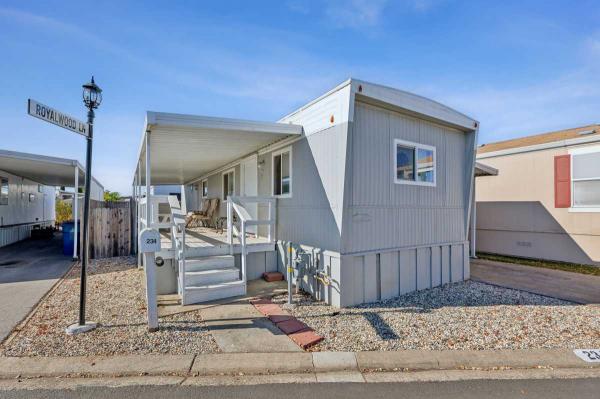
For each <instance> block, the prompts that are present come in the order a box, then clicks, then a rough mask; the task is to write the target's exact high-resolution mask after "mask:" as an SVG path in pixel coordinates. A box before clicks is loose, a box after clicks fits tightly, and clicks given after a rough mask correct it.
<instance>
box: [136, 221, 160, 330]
mask: <svg viewBox="0 0 600 399" xmlns="http://www.w3.org/2000/svg"><path fill="white" fill-rule="evenodd" d="M139 240H140V242H139V250H140V252H141V253H142V254H143V257H144V271H145V274H146V308H147V313H148V331H150V332H154V331H158V309H157V305H156V270H154V262H155V261H154V253H155V252H160V234H159V233H158V230H157V229H151V228H145V229H143V230H142V231H140V238H139Z"/></svg>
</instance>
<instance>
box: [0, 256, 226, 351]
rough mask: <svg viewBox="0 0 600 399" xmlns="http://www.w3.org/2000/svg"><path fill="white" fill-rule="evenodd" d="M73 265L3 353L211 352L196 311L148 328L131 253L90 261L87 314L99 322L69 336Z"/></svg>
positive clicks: (74, 299) (75, 300) (75, 277)
mask: <svg viewBox="0 0 600 399" xmlns="http://www.w3.org/2000/svg"><path fill="white" fill-rule="evenodd" d="M80 272H81V269H80V266H79V265H76V266H75V267H73V268H72V269H71V270H70V272H69V273H68V274H67V275H66V276H65V278H64V279H63V280H62V281H61V282H60V283H59V284H58V285H57V286H56V287H55V289H54V290H53V291H52V292H50V293H49V294H48V295H47V296H46V298H44V299H43V300H42V301H41V302H40V303H39V305H38V307H37V308H36V309H35V310H34V311H33V312H32V314H31V315H30V316H29V317H28V319H27V320H26V322H25V323H24V325H22V326H21V329H20V331H16V332H15V333H14V335H12V336H11V337H9V339H8V340H7V341H5V342H4V344H2V346H0V354H2V355H4V356H88V355H117V354H159V353H161V354H165V353H169V354H178V355H185V354H192V355H193V354H198V353H216V352H219V348H218V346H217V344H216V342H215V340H214V339H213V337H212V335H211V334H210V333H209V331H208V329H207V327H206V326H205V324H204V322H203V321H202V317H201V316H200V312H199V311H190V312H185V313H181V314H176V315H172V316H167V317H162V318H161V319H160V330H159V331H158V332H155V333H148V330H147V324H146V299H145V289H144V284H143V276H144V274H143V271H142V270H140V269H138V268H137V265H136V259H135V258H134V257H118V258H109V259H99V260H93V261H91V262H90V265H89V267H88V280H87V288H88V289H87V294H88V295H87V306H86V309H87V315H86V316H87V319H88V320H91V321H95V322H97V323H99V327H98V328H97V329H96V330H93V331H91V332H88V333H85V334H80V335H75V336H69V335H67V334H66V333H65V328H66V327H67V326H68V325H70V324H72V323H74V322H76V321H77V318H78V311H79V274H80Z"/></svg>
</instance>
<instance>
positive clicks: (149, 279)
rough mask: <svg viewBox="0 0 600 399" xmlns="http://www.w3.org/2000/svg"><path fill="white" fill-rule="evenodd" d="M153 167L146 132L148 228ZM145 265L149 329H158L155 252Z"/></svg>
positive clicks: (148, 257)
mask: <svg viewBox="0 0 600 399" xmlns="http://www.w3.org/2000/svg"><path fill="white" fill-rule="evenodd" d="M151 181H152V177H151V167H150V132H146V221H147V226H146V227H147V228H150V227H151V226H152V224H151V220H152V206H151V203H152V201H151V194H150V185H151ZM144 266H145V272H146V298H147V299H146V300H147V309H148V331H150V332H152V331H157V330H158V310H157V307H156V276H155V273H156V270H155V268H154V253H152V252H151V253H145V254H144Z"/></svg>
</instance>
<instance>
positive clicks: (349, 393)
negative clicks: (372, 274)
mask: <svg viewBox="0 0 600 399" xmlns="http://www.w3.org/2000/svg"><path fill="white" fill-rule="evenodd" d="M0 396H2V398H3V399H16V398H28V399H29V398H44V399H58V398H61V399H62V398H119V399H130V398H131V399H133V398H144V399H154V398H156V399H158V398H161V399H162V398H169V399H182V398H202V399H217V398H219V399H221V398H236V399H241V398H248V399H250V398H268V399H274V398H285V399H305V398H310V397H318V398H340V399H365V398H369V399H377V398H382V399H383V398H385V399H390V398H402V399H405V398H406V399H408V398H423V399H424V398H444V399H470V398H473V399H475V398H477V399H481V398H502V399H510V398H531V399H538V398H539V399H554V398H557V399H559V398H560V399H564V398H577V399H586V398H594V399H598V398H599V397H600V379H572V380H569V379H565V380H492V381H486V380H476V381H461V382H420V383H387V384H365V383H333V384H327V383H317V384H298V385H294V384H284V385H256V386H232V387H222V386H221V387H188V386H177V387H173V386H129V387H124V388H106V387H96V388H78V389H75V390H60V391H55V390H37V391H25V390H22V391H5V392H0Z"/></svg>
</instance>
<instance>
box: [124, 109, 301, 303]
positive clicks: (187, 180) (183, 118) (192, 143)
mask: <svg viewBox="0 0 600 399" xmlns="http://www.w3.org/2000/svg"><path fill="white" fill-rule="evenodd" d="M301 132H302V128H301V127H300V126H296V125H291V124H281V123H271V122H254V121H241V120H233V119H223V118H210V117H201V116H193V115H178V114H165V113H154V112H149V113H148V115H147V120H146V128H145V133H144V137H143V141H142V144H141V146H140V152H139V161H138V166H137V169H136V173H135V175H134V187H133V192H134V197H135V198H136V203H137V204H138V207H137V209H136V212H137V220H138V224H137V231H141V230H142V229H144V228H155V229H158V230H159V232H160V236H161V250H160V251H159V252H156V253H155V259H158V258H159V257H160V258H162V260H169V261H170V262H172V263H173V264H174V265H175V269H176V274H177V277H176V278H177V294H178V295H179V296H180V298H181V303H182V304H184V305H185V304H191V303H200V302H205V301H211V300H215V299H221V298H226V297H231V296H239V295H245V294H246V284H247V281H248V279H249V278H257V277H258V276H257V275H256V270H255V268H253V266H254V265H256V264H257V263H259V262H261V261H262V262H263V264H264V265H265V267H266V264H267V262H270V263H271V264H274V263H275V242H276V225H277V220H276V198H274V197H269V196H258V195H257V193H258V164H257V157H256V153H257V152H258V150H259V149H261V148H263V147H265V146H268V145H271V144H273V143H275V142H277V141H280V140H282V139H285V138H289V137H291V136H297V135H300V134H301ZM234 167H237V168H238V169H239V171H238V172H237V173H231V174H229V172H224V173H223V175H224V177H223V179H222V181H221V182H220V185H219V186H216V187H214V186H213V187H214V188H217V190H215V191H213V192H212V193H211V195H210V196H211V198H213V199H216V200H217V201H218V202H219V203H220V211H217V212H216V214H210V215H205V216H204V217H206V218H208V219H210V220H213V221H214V218H215V217H217V218H218V219H220V220H221V221H223V220H224V221H225V223H224V224H225V225H223V226H222V227H223V229H222V230H217V229H214V228H208V227H187V226H188V223H187V222H188V221H189V217H190V216H191V215H190V213H189V212H190V211H196V212H198V211H200V209H198V208H199V206H198V202H199V201H198V198H186V197H187V195H190V196H191V195H192V194H193V191H192V193H189V192H188V190H186V187H188V188H189V187H190V186H191V185H192V184H194V183H196V182H198V181H199V180H200V179H202V177H203V176H206V175H208V174H211V173H213V174H214V173H216V172H215V171H221V170H231V169H232V168H234ZM156 184H170V185H173V184H175V185H181V198H178V197H177V196H160V195H154V194H153V189H152V187H153V186H154V185H156ZM217 184H219V183H217ZM214 188H213V190H214ZM196 195H197V196H199V193H198V192H196ZM202 197H203V198H206V197H205V196H204V195H203V196H202ZM188 206H189V207H190V209H188ZM259 210H260V212H259ZM259 214H260V215H259ZM214 224H215V223H211V225H214ZM259 232H260V233H261V234H260V235H259V234H258V233H259ZM160 262H162V261H161V260H159V263H160ZM141 263H142V262H141V257H140V258H139V264H140V266H142V264H141ZM275 264H276V263H275ZM143 266H144V267H145V266H146V265H143ZM249 266H250V268H251V270H248V269H249ZM145 269H146V274H147V276H148V277H150V276H149V274H150V273H152V271H151V270H150V269H152V268H147V267H145Z"/></svg>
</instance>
